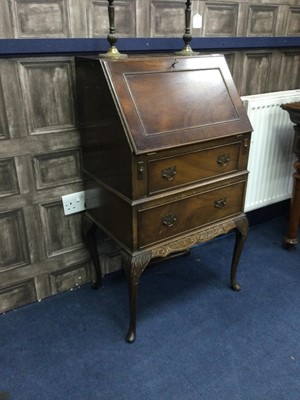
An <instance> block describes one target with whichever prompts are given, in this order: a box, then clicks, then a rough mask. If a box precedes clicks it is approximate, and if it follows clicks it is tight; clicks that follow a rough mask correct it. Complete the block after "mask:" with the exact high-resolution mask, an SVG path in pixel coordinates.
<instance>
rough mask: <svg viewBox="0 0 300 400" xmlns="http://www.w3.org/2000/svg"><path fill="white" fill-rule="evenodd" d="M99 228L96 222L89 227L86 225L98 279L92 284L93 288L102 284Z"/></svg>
mask: <svg viewBox="0 0 300 400" xmlns="http://www.w3.org/2000/svg"><path fill="white" fill-rule="evenodd" d="M97 230H98V227H97V225H96V224H95V223H94V222H90V224H89V227H87V226H84V237H85V241H86V245H87V248H88V250H89V253H90V257H91V260H92V263H93V265H94V268H95V272H96V280H95V281H94V282H93V284H92V288H93V289H98V288H100V287H101V286H102V273H101V266H100V261H99V255H98V249H97V235H96V233H97Z"/></svg>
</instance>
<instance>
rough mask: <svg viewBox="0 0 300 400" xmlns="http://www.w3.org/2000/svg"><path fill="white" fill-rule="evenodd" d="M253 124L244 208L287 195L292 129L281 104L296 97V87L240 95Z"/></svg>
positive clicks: (298, 93) (289, 190)
mask: <svg viewBox="0 0 300 400" xmlns="http://www.w3.org/2000/svg"><path fill="white" fill-rule="evenodd" d="M242 101H243V103H244V105H245V108H246V110H247V114H248V117H249V119H250V121H251V124H252V127H253V133H252V139H251V147H250V154H249V163H248V169H249V171H250V173H249V179H248V187H247V194H246V201H245V211H246V212H247V211H251V210H255V209H257V208H260V207H264V206H267V205H270V204H273V203H277V202H279V201H282V200H286V199H288V198H290V197H291V194H292V186H293V178H292V174H293V172H294V168H293V164H294V161H295V155H294V154H293V139H294V129H293V124H292V122H291V121H290V118H289V115H288V112H287V111H284V110H282V109H281V108H280V105H281V104H284V103H291V102H294V101H300V90H288V91H284V92H274V93H264V94H260V95H252V96H244V97H242Z"/></svg>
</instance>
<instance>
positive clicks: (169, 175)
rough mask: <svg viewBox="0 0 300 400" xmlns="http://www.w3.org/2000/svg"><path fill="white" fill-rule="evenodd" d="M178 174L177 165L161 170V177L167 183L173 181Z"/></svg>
mask: <svg viewBox="0 0 300 400" xmlns="http://www.w3.org/2000/svg"><path fill="white" fill-rule="evenodd" d="M176 174H177V171H176V165H175V166H174V167H169V168H165V169H162V170H161V177H162V178H163V179H166V180H167V181H171V180H172V179H173V178H174V176H175V175H176Z"/></svg>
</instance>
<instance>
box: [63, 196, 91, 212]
mask: <svg viewBox="0 0 300 400" xmlns="http://www.w3.org/2000/svg"><path fill="white" fill-rule="evenodd" d="M61 199H62V203H63V207H64V213H65V215H69V214H74V213H78V212H80V211H84V210H85V209H86V207H85V191H83V192H76V193H71V194H66V195H65V196H62V197H61Z"/></svg>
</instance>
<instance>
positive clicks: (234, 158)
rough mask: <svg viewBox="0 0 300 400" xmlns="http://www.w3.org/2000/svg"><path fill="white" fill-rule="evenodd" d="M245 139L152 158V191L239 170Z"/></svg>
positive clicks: (149, 165) (149, 169)
mask: <svg viewBox="0 0 300 400" xmlns="http://www.w3.org/2000/svg"><path fill="white" fill-rule="evenodd" d="M240 147H241V142H235V143H231V144H230V145H224V146H218V147H213V148H209V149H205V150H201V151H195V152H191V153H186V154H180V155H176V156H172V157H166V158H161V159H156V160H151V161H149V164H148V182H149V183H148V191H149V193H155V192H159V191H163V190H166V189H170V188H175V187H179V186H183V185H187V184H191V183H193V182H197V181H200V180H202V179H206V178H211V177H214V176H219V175H223V174H227V173H232V172H235V171H237V170H238V166H239V165H238V164H239V154H240Z"/></svg>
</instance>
